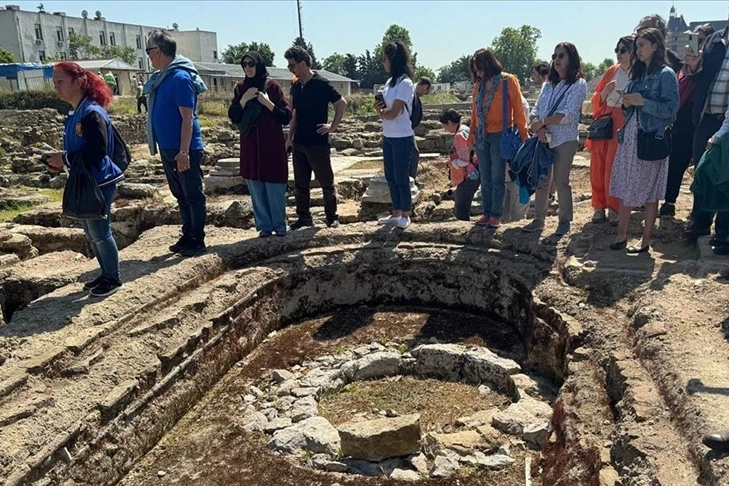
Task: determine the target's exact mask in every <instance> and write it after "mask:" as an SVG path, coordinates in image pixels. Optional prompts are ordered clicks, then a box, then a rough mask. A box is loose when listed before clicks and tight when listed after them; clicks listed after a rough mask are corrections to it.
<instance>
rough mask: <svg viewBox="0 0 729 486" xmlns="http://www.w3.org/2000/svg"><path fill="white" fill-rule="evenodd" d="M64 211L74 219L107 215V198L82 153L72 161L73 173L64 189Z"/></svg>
mask: <svg viewBox="0 0 729 486" xmlns="http://www.w3.org/2000/svg"><path fill="white" fill-rule="evenodd" d="M62 208H63V209H62V212H63V215H64V216H68V217H69V218H72V219H100V218H105V217H106V200H105V199H104V194H103V193H102V192H101V189H99V184H97V182H96V179H94V176H93V175H91V173H90V172H89V169H88V168H86V165H85V164H84V161H83V160H82V159H81V156H80V155H77V156H76V157H75V158H74V160H73V162H72V163H71V173H70V174H69V176H68V181H67V182H66V187H65V188H64V190H63V203H62Z"/></svg>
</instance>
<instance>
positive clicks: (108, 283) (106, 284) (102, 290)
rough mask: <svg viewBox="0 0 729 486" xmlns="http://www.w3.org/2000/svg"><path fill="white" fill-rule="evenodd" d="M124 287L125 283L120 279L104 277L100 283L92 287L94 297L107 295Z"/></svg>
mask: <svg viewBox="0 0 729 486" xmlns="http://www.w3.org/2000/svg"><path fill="white" fill-rule="evenodd" d="M122 287H123V285H122V283H121V282H120V281H118V280H112V279H110V278H104V279H103V280H102V281H101V283H100V284H99V285H97V286H96V287H94V288H93V289H91V295H92V296H93V297H106V296H108V295H111V294H113V293H114V292H116V291H117V290H119V289H120V288H122Z"/></svg>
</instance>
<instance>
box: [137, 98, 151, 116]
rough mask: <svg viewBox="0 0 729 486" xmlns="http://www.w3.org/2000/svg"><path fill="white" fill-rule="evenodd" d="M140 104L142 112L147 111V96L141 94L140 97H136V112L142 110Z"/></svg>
mask: <svg viewBox="0 0 729 486" xmlns="http://www.w3.org/2000/svg"><path fill="white" fill-rule="evenodd" d="M142 106H144V112H145V113H147V112H149V108H147V97H146V96H142V97H141V98H137V113H141V112H142Z"/></svg>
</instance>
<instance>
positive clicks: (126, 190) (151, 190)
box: [116, 181, 160, 199]
mask: <svg viewBox="0 0 729 486" xmlns="http://www.w3.org/2000/svg"><path fill="white" fill-rule="evenodd" d="M116 190H117V195H118V197H123V198H125V199H151V198H155V197H158V196H159V195H160V191H159V188H157V187H156V186H153V185H152V184H139V183H134V182H126V181H125V182H122V183H121V184H118V185H117V186H116Z"/></svg>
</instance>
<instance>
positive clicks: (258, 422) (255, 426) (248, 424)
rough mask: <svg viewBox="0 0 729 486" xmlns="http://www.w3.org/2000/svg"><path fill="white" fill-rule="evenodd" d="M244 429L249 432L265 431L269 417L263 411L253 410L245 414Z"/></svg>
mask: <svg viewBox="0 0 729 486" xmlns="http://www.w3.org/2000/svg"><path fill="white" fill-rule="evenodd" d="M242 421H243V424H244V425H243V429H244V430H247V431H249V432H263V430H264V429H265V428H266V425H268V418H267V417H266V416H265V415H264V414H262V413H261V412H253V413H249V414H246V415H244V416H243V419H242Z"/></svg>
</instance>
